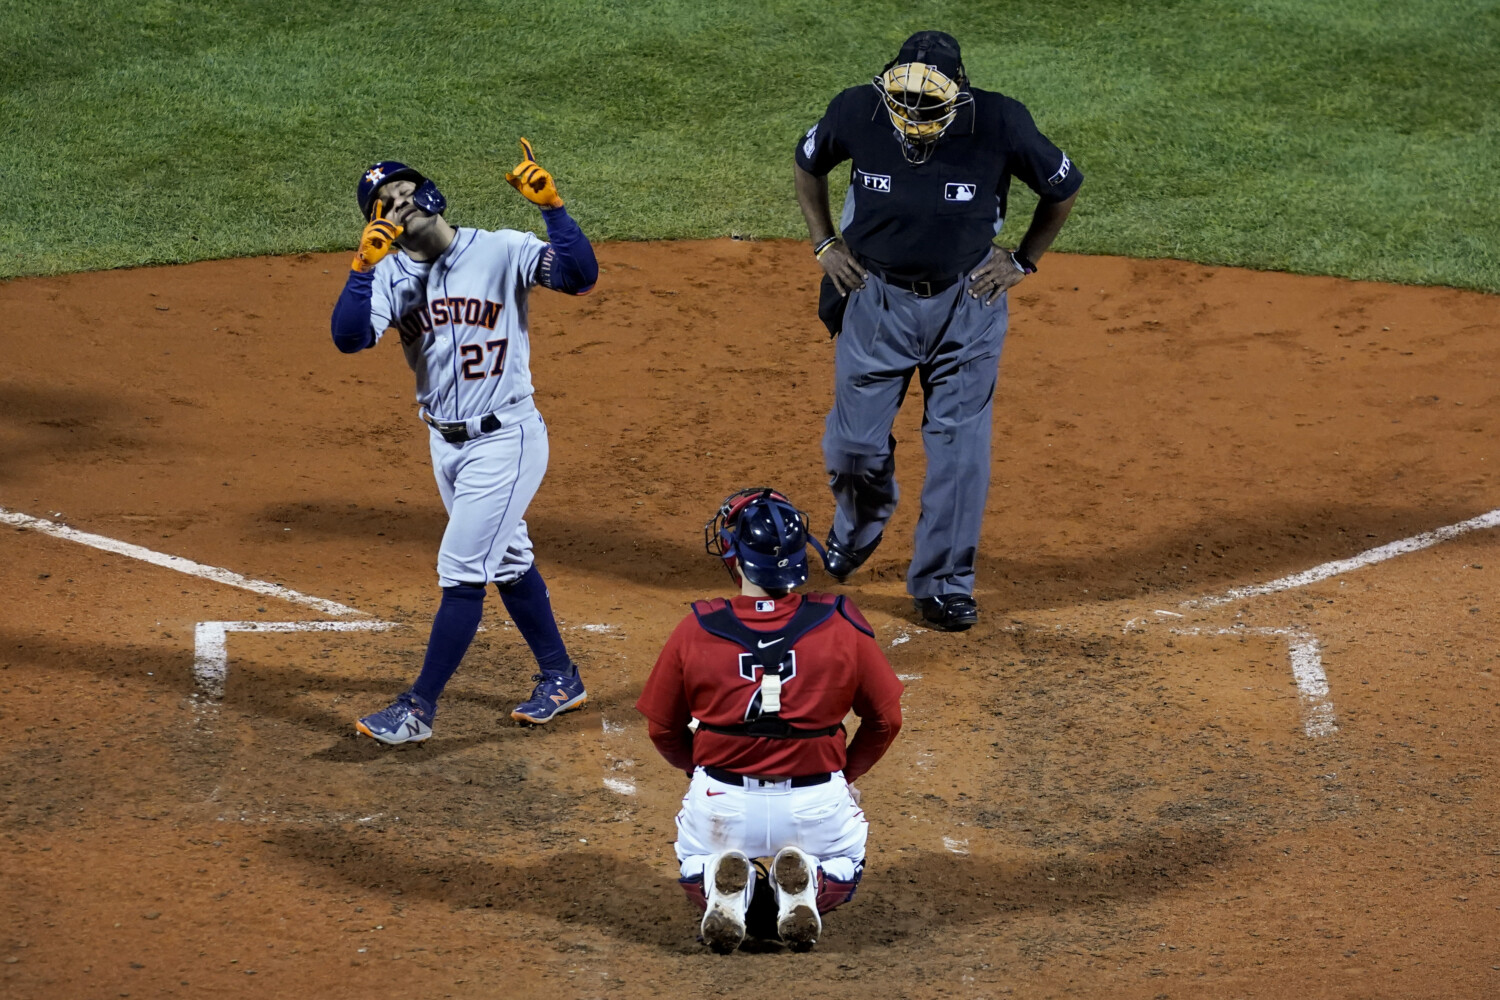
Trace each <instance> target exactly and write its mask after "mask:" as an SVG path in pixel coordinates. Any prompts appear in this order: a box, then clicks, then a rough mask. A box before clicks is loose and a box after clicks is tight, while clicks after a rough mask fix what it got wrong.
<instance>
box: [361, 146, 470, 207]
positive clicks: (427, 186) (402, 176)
mask: <svg viewBox="0 0 1500 1000" xmlns="http://www.w3.org/2000/svg"><path fill="white" fill-rule="evenodd" d="M391 181H411V182H412V183H414V184H416V186H417V190H416V193H415V194H413V195H412V196H411V200H412V201H414V202H416V205H417V207H418V208H420V209H421V210H422V211H424V212H426V213H428V214H429V215H442V214H443V209H445V208H447V207H448V199H447V198H444V197H443V192H441V191H439V190H438V188H437V185H436V184H434V183H433V182H432V181H430V180H428V179H427V177H425V176H423V174H422V173H421V172H420V171H418V170H413V169H412V168H411V167H408V166H407V165H406V164H404V163H400V162H398V161H396V160H381V161H380V162H379V163H377V164H375V165H374V166H373V167H371V168H370V169H369V170H366V171H365V172H364V173H363V174H361V175H360V178H359V191H358V198H359V210H360V211H361V212H363V213H365V218H366V219H368V218H369V217H370V213H371V212H373V211H374V210H375V192H376V191H379V190H380V187H381V185H383V184H389V183H390V182H391Z"/></svg>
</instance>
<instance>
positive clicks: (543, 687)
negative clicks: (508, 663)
mask: <svg viewBox="0 0 1500 1000" xmlns="http://www.w3.org/2000/svg"><path fill="white" fill-rule="evenodd" d="M531 679H532V680H534V681H539V682H540V683H539V684H537V686H536V690H534V691H532V692H531V697H530V698H528V699H527V700H525V701H523V702H521V704H519V705H517V706H516V709H515V711H514V712H511V713H510V717H511V718H512V719H515V720H516V721H517V722H530V723H533V724H534V725H538V726H540V725H542V724H543V723H545V722H551V721H552V718H553V716H557V715H561V714H562V713H564V712H571V711H572V710H573V709H575V708H582V707H583V704H584V702H586V701H588V700H589V696H588V692H587V691H585V690H584V689H583V678H582V677H580V676H578V674H577V673H576V672H575V673H572V674H552V673H548V674H532V675H531Z"/></svg>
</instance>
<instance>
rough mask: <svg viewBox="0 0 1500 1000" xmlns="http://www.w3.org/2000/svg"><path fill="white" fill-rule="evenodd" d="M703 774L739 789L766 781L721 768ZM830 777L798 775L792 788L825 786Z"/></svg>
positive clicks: (828, 774)
mask: <svg viewBox="0 0 1500 1000" xmlns="http://www.w3.org/2000/svg"><path fill="white" fill-rule="evenodd" d="M703 773H704V774H706V775H708V776H709V777H710V778H712V779H714V780H715V781H722V782H723V783H724V784H726V785H738V786H740V787H741V788H744V787H745V785H746V784H748V783H749V782H752V781H764V780H766V779H761V778H756V777H755V776H754V775H750V774H735V773H734V772H733V771H726V770H724V769H723V768H722V767H705V768H704V769H703ZM832 777H833V775H832V774H831V773H830V772H828V771H824V772H823V773H822V774H799V775H798V776H797V777H795V778H793V779H792V787H793V788H807V787H809V786H811V785H826V784H827V783H828V781H829V779H831V778H832ZM767 784H772V785H775V784H780V782H776V781H767Z"/></svg>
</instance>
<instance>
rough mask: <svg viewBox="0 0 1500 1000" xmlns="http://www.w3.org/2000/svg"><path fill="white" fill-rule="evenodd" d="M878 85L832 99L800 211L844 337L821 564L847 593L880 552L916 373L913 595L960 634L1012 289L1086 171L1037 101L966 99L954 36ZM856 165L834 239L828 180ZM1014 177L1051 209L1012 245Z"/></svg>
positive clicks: (925, 44) (924, 49)
mask: <svg viewBox="0 0 1500 1000" xmlns="http://www.w3.org/2000/svg"><path fill="white" fill-rule="evenodd" d="M872 84H873V85H872V86H859V87H850V88H849V89H848V90H845V91H844V92H843V93H841V94H839V95H838V96H837V97H835V98H834V99H833V101H832V103H830V104H829V105H828V111H827V112H826V113H825V114H824V115H823V119H822V121H820V122H818V123H817V124H816V125H814V126H813V127H812V128H810V129H808V131H807V134H806V136H805V137H804V138H803V139H802V140H801V141H800V142H799V143H798V146H797V152H796V166H795V173H796V185H797V203H798V205H799V206H800V207H801V209H802V214H803V216H804V217H805V218H806V219H807V228H808V233H809V235H810V236H811V237H812V243H813V247H814V252H815V253H816V254H817V258H818V262H819V263H820V264H821V265H822V266H823V272H824V277H823V285H822V291H821V294H820V295H819V299H818V315H819V317H820V318H821V319H822V320H823V322H824V323H825V324H827V326H828V329H829V331H830V332H831V333H833V334H835V335H837V334H839V333H840V332H841V331H842V336H840V337H839V338H838V344H837V347H836V348H835V354H834V379H835V387H834V401H833V409H832V410H831V411H829V414H828V420H827V424H826V427H825V429H824V434H823V457H824V460H825V462H826V464H827V467H828V472H829V477H830V485H831V486H832V489H833V495H834V500H835V502H836V504H837V510H836V512H835V513H834V518H833V527H832V529H831V530H830V531H829V534H828V544H827V548H828V555H827V559H826V563H827V566H828V572H829V573H830V574H831V575H832V576H833V577H835V578H836V579H838V580H839V581H841V582H842V581H843V580H844V579H846V578H847V577H848V576H849V574H851V573H853V572H854V571H855V570H856V569H858V568H859V567H860V566H861V565H862V564H863V563H864V562H865V560H867V559H869V558H870V554H871V553H872V552H874V551H875V547H876V546H877V545H879V544H880V539H881V535H882V533H883V532H884V530H885V525H886V522H887V521H888V520H889V519H890V516H891V514H892V513H893V512H894V511H895V509H896V500H897V497H898V495H899V491H898V490H897V488H896V478H895V473H896V464H895V447H896V440H895V438H894V437H892V436H891V424H892V422H893V421H894V420H895V418H896V411H897V410H898V409H899V408H900V406H901V402H902V400H903V399H904V398H905V396H906V390H907V388H908V387H909V386H910V384H911V378H912V375H913V373H916V374H917V376H918V377H919V379H920V381H921V386H922V393H923V397H924V403H923V414H922V443H923V447H924V448H925V449H926V452H927V479H926V482H925V484H924V485H923V488H922V511H921V516H920V517H919V518H918V520H917V530H916V540H915V544H914V546H913V550H912V560H911V567H910V569H909V570H908V572H907V577H906V581H907V590H908V591H909V592H910V593H911V595H912V597H913V598H914V599H915V600H916V605H917V608H918V609H919V610H920V611H921V613H922V616H923V618H925V619H926V620H927V621H928V622H929V623H931V624H933V625H934V626H936V627H937V628H940V629H945V630H948V631H955V632H956V631H962V630H964V629H966V628H968V627H969V626H971V625H973V624H974V623H975V622H976V621H977V620H978V618H979V610H978V606H977V605H976V604H975V603H974V596H973V595H974V556H975V551H976V550H977V548H978V545H979V528H980V522H981V519H982V518H983V515H984V504H985V497H986V495H987V494H988V492H989V480H990V415H991V408H992V405H993V401H994V394H995V381H996V379H997V378H998V376H999V363H1000V348H1001V345H1002V344H1003V343H1004V341H1005V328H1006V321H1007V317H1008V310H1007V304H1006V296H1005V293H1006V290H1007V289H1009V288H1010V287H1011V286H1013V285H1015V284H1017V283H1018V282H1020V281H1021V280H1022V279H1023V278H1025V277H1026V275H1028V274H1033V273H1035V272H1036V269H1037V265H1036V262H1037V260H1038V259H1040V258H1041V256H1042V254H1043V253H1044V252H1046V250H1047V248H1048V247H1049V246H1051V245H1052V241H1053V239H1054V238H1055V237H1056V236H1057V234H1058V232H1059V231H1060V230H1061V229H1062V226H1063V222H1064V221H1065V220H1066V219H1067V217H1068V213H1069V212H1070V211H1071V210H1072V208H1073V202H1074V200H1075V199H1076V198H1077V197H1078V188H1079V186H1080V185H1081V184H1082V183H1083V175H1082V173H1081V172H1080V171H1079V170H1078V168H1077V167H1076V166H1074V165H1073V163H1072V161H1070V160H1069V159H1068V157H1067V156H1066V155H1065V154H1064V153H1063V152H1062V151H1061V150H1060V149H1058V148H1057V147H1056V146H1054V145H1053V144H1052V143H1051V142H1050V141H1049V140H1048V139H1047V137H1046V136H1044V135H1042V134H1041V132H1039V131H1038V130H1037V127H1036V123H1035V122H1034V121H1032V119H1031V114H1030V112H1028V111H1027V110H1026V107H1025V105H1023V104H1021V102H1019V101H1017V100H1014V99H1013V98H1010V97H1006V96H1005V95H1003V94H999V93H994V92H991V91H987V90H980V89H978V88H977V87H976V88H970V87H969V81H968V78H967V76H966V75H965V73H964V64H963V60H962V59H961V58H960V56H959V49H958V42H957V41H955V40H954V38H953V37H952V36H951V35H947V34H945V33H943V32H941V31H919V32H917V33H916V34H915V35H912V36H911V37H910V38H908V39H907V40H906V41H905V42H904V43H903V44H902V46H901V51H900V52H899V53H898V54H897V56H896V58H895V59H893V60H891V62H889V63H887V64H886V67H885V69H884V70H883V71H882V72H881V73H880V75H879V76H877V77H875V78H874V80H873V81H872ZM845 160H851V161H853V162H852V165H851V166H852V169H851V173H850V183H849V193H848V195H847V196H846V197H845V199H844V209H843V215H842V217H841V218H840V220H839V229H838V230H837V231H835V229H834V226H833V219H832V217H831V216H830V215H829V211H828V172H829V171H830V170H832V169H833V168H834V167H835V166H837V165H838V164H840V163H842V162H843V161H845ZM1013 176H1014V177H1019V178H1020V179H1021V180H1022V181H1023V182H1025V184H1026V186H1027V187H1029V188H1031V189H1032V190H1033V191H1035V192H1036V193H1037V195H1038V196H1039V197H1040V198H1041V201H1040V203H1039V204H1038V205H1037V208H1036V212H1035V213H1034V214H1033V215H1032V217H1031V225H1030V226H1029V227H1028V228H1027V230H1026V235H1025V236H1024V237H1022V239H1021V242H1020V245H1019V246H1017V247H1016V249H1015V250H1013V251H1011V250H1005V249H1001V248H997V247H996V246H995V245H994V242H993V241H994V239H995V236H996V235H997V234H998V233H999V232H1000V228H1001V225H1002V224H1003V223H1004V220H1005V203H1006V196H1007V194H1008V193H1009V190H1010V180H1011V177H1013Z"/></svg>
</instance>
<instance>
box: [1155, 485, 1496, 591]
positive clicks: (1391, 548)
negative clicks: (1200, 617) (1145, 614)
mask: <svg viewBox="0 0 1500 1000" xmlns="http://www.w3.org/2000/svg"><path fill="white" fill-rule="evenodd" d="M1495 527H1500V508H1496V509H1495V510H1492V511H1490V512H1489V513H1487V514H1480V515H1479V516H1478V517H1471V518H1469V519H1468V520H1467V521H1460V522H1458V523H1457V524H1450V525H1447V526H1446V527H1442V528H1434V529H1433V530H1432V531H1424V532H1422V533H1421V534H1420V535H1412V536H1411V537H1410V538H1402V539H1400V540H1398V541H1394V542H1388V543H1387V544H1385V545H1381V546H1377V547H1376V548H1373V549H1369V550H1367V551H1365V552H1361V553H1360V554H1359V555H1356V556H1350V557H1349V558H1348V559H1335V560H1334V561H1333V562H1326V563H1323V564H1322V565H1320V566H1314V567H1313V568H1312V569H1309V570H1303V571H1302V572H1301V573H1293V574H1292V575H1291V576H1283V577H1281V578H1280V579H1277V580H1272V581H1270V582H1269V583H1258V584H1255V585H1254V586H1251V587H1235V588H1232V589H1230V590H1227V591H1225V592H1224V593H1222V594H1218V595H1216V596H1213V597H1200V598H1196V599H1194V600H1191V601H1183V602H1182V604H1181V605H1179V606H1180V607H1184V608H1216V607H1218V606H1219V605H1221V604H1228V603H1230V602H1231V601H1241V600H1244V599H1245V598H1247V597H1261V596H1263V595H1265V594H1276V593H1280V592H1281V591H1284V590H1295V589H1296V588H1298V587H1306V586H1307V585H1308V584H1312V583H1318V582H1320V581H1323V580H1327V579H1330V578H1331V577H1335V576H1340V575H1342V574H1344V573H1350V572H1353V571H1354V570H1357V569H1364V568H1365V567H1366V566H1373V565H1375V564H1376V563H1381V562H1385V561H1386V560H1387V559H1394V558H1396V557H1397V556H1404V555H1409V554H1410V553H1412V552H1420V551H1421V550H1422V549H1426V548H1431V547H1432V546H1434V545H1437V544H1438V543H1439V542H1447V541H1451V540H1452V539H1455V538H1457V537H1459V536H1460V535H1466V534H1468V533H1469V532H1471V531H1482V530H1484V529H1486V528H1495ZM1160 613H1161V612H1158V614H1160ZM1167 613H1168V614H1170V612H1167Z"/></svg>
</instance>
